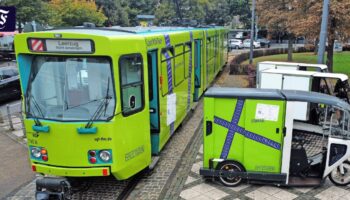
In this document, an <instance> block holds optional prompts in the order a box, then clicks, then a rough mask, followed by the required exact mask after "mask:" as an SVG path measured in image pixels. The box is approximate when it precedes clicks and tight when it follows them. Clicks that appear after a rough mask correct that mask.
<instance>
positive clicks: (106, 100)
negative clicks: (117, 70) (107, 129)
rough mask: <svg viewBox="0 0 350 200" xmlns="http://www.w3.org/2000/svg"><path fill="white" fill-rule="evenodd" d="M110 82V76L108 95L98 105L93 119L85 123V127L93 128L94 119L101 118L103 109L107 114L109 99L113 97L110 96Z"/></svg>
mask: <svg viewBox="0 0 350 200" xmlns="http://www.w3.org/2000/svg"><path fill="white" fill-rule="evenodd" d="M109 82H110V78H108V83H107V91H106V96H105V97H104V99H103V101H102V102H101V104H100V105H99V106H98V107H97V109H96V111H95V113H94V114H93V115H92V117H91V119H90V120H89V121H88V123H87V124H86V125H85V128H91V127H92V124H93V123H94V121H96V120H97V119H99V118H100V117H101V115H102V111H104V114H105V115H106V111H107V106H108V104H109V101H110V100H111V99H112V97H111V96H109ZM103 108H104V109H103Z"/></svg>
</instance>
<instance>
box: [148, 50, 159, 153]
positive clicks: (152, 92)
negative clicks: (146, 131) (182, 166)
mask: <svg viewBox="0 0 350 200" xmlns="http://www.w3.org/2000/svg"><path fill="white" fill-rule="evenodd" d="M147 57H148V59H147V60H148V83H149V86H148V87H149V112H150V120H151V122H150V123H151V126H150V127H151V140H152V141H151V142H152V152H158V144H159V131H160V130H159V127H160V124H159V98H158V67H157V60H158V59H157V50H154V51H149V52H148V54H147Z"/></svg>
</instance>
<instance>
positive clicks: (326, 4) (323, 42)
mask: <svg viewBox="0 0 350 200" xmlns="http://www.w3.org/2000/svg"><path fill="white" fill-rule="evenodd" d="M328 14H329V0H323V10H322V23H321V31H320V44H319V47H318V53H317V57H318V58H317V63H318V64H323V63H324V52H325V49H326V39H327V27H328ZM330 48H332V47H330Z"/></svg>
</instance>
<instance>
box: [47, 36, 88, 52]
mask: <svg viewBox="0 0 350 200" xmlns="http://www.w3.org/2000/svg"><path fill="white" fill-rule="evenodd" d="M46 49H47V51H48V52H77V53H79V52H82V53H91V52H92V45H91V41H90V40H50V39H47V40H46Z"/></svg>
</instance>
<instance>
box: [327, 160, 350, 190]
mask: <svg viewBox="0 0 350 200" xmlns="http://www.w3.org/2000/svg"><path fill="white" fill-rule="evenodd" d="M328 177H329V180H331V181H332V183H333V184H334V185H337V186H346V185H349V184H350V162H349V161H345V162H344V163H343V164H342V165H340V166H339V167H337V168H336V169H334V170H333V171H332V172H331V173H330V174H329V175H328Z"/></svg>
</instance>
